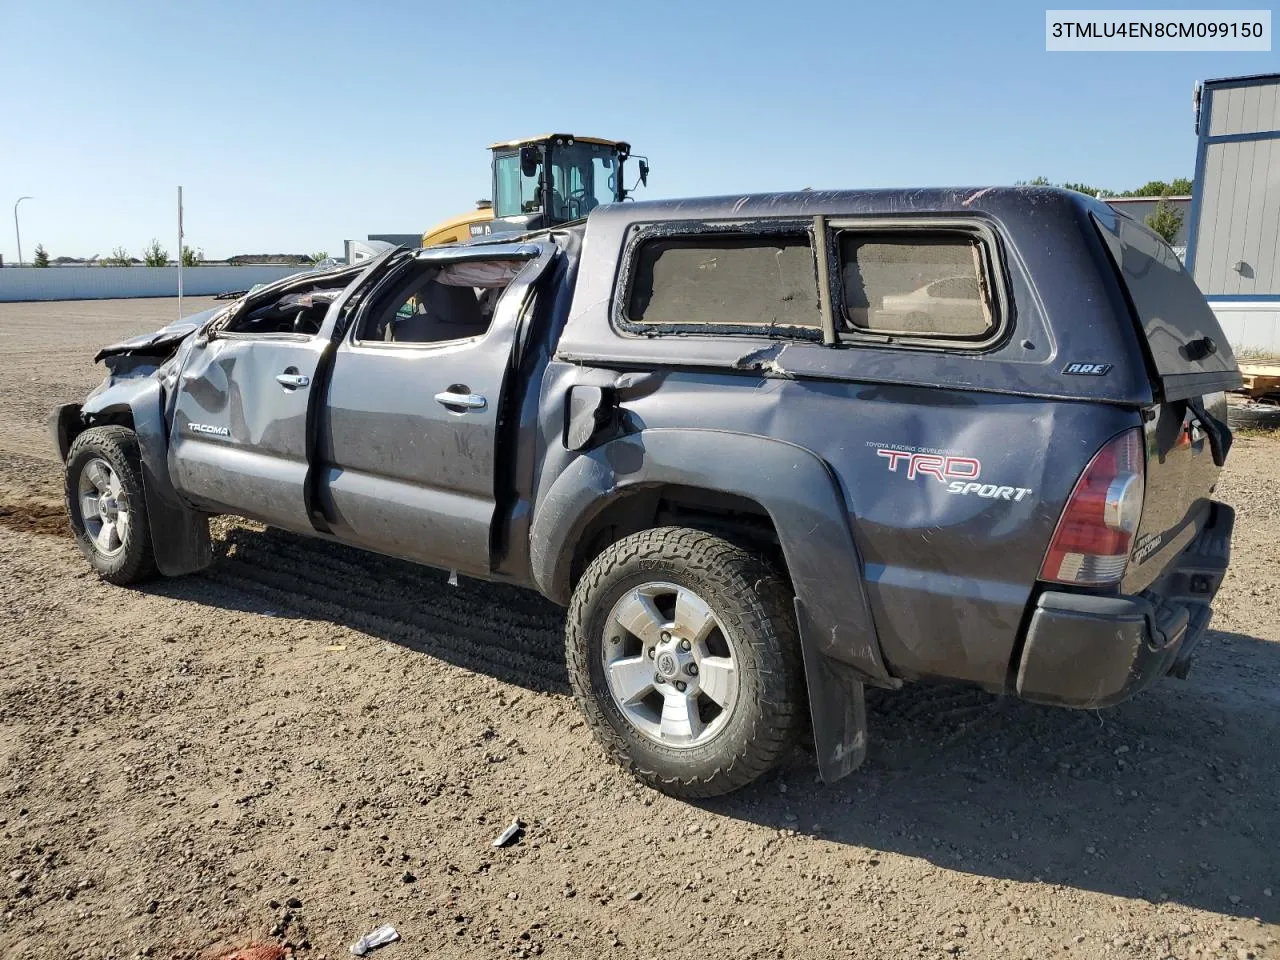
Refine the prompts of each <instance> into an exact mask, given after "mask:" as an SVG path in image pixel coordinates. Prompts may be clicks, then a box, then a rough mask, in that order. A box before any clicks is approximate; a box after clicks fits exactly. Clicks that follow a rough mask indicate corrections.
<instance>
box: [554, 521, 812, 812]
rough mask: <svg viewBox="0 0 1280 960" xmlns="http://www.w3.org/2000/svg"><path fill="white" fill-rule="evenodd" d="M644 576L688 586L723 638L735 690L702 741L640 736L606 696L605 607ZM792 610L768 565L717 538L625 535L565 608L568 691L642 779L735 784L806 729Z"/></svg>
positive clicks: (662, 784)
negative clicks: (671, 743)
mask: <svg viewBox="0 0 1280 960" xmlns="http://www.w3.org/2000/svg"><path fill="white" fill-rule="evenodd" d="M651 581H665V582H668V583H672V584H675V585H677V586H681V587H685V588H687V589H690V590H692V591H694V592H695V593H696V594H698V595H699V596H700V597H701V598H702V599H703V600H704V601H705V602H706V603H707V604H708V605H709V606H710V608H711V610H712V611H713V613H714V614H715V615H716V617H717V618H718V619H719V621H720V623H721V624H722V626H723V629H724V630H725V631H728V632H731V633H732V634H733V639H734V643H735V648H736V656H737V660H738V670H739V671H740V674H741V677H740V683H741V687H740V692H739V694H738V697H737V701H736V703H735V705H734V708H733V711H732V714H731V716H730V718H729V720H728V721H727V723H726V724H725V726H724V727H723V728H722V729H721V731H720V732H719V733H718V734H717V735H716V736H715V737H714V738H712V739H711V740H710V741H709V742H707V743H705V744H701V745H696V746H690V747H684V748H677V749H673V748H671V747H668V746H664V745H662V744H660V743H657V742H656V741H654V740H652V739H650V738H649V737H646V736H645V735H644V734H642V733H641V732H639V731H638V730H637V729H636V728H635V727H634V726H632V724H631V723H630V722H629V721H628V720H627V718H626V716H625V715H624V714H623V713H622V711H621V710H620V709H619V707H618V705H617V703H616V702H615V700H614V699H613V696H612V695H611V693H610V691H609V687H608V682H607V680H606V678H605V667H604V662H603V656H602V650H601V647H602V645H603V644H604V642H605V625H606V621H607V619H608V617H609V611H610V610H611V609H612V608H613V605H614V604H615V603H616V602H617V601H618V600H619V598H621V597H622V596H623V595H625V594H626V593H627V592H628V591H630V590H632V589H634V588H635V587H637V586H639V585H641V584H643V583H646V582H651ZM792 610H793V607H792V600H791V591H790V589H789V587H788V585H787V583H786V581H785V580H784V579H783V578H782V577H781V576H779V574H778V572H777V571H776V570H775V569H774V568H773V567H771V566H770V565H769V564H768V563H766V562H765V561H764V560H762V559H761V558H760V557H757V556H755V555H753V554H751V553H749V552H747V551H746V550H744V549H742V548H741V547H738V546H735V545H734V544H732V543H730V542H728V541H727V540H723V539H721V538H720V537H716V536H713V535H711V534H709V533H704V532H702V531H700V530H692V529H687V528H683V527H659V528H657V529H653V530H646V531H643V532H641V533H637V534H633V535H632V536H629V537H626V538H624V539H622V540H619V541H618V542H617V543H615V544H613V545H612V546H610V547H609V548H608V549H606V550H605V551H604V552H603V553H601V554H600V555H599V556H598V557H596V559H595V560H594V561H593V562H592V563H591V565H590V566H589V567H588V568H587V570H586V572H585V573H584V574H583V576H582V579H581V580H580V581H579V582H578V585H577V587H576V589H575V590H574V592H573V598H572V600H571V601H570V603H569V612H568V621H567V623H566V626H565V658H566V660H567V663H568V668H569V681H570V683H571V684H572V686H573V692H574V697H575V698H576V700H577V701H578V705H579V707H580V708H581V709H582V712H583V714H584V715H585V716H586V719H587V722H588V723H589V724H590V725H591V729H592V730H593V731H594V733H595V735H596V738H597V739H598V740H599V741H600V743H601V744H602V745H603V746H604V748H605V750H606V751H607V752H608V753H609V755H610V756H611V757H612V758H613V759H614V760H615V761H616V762H617V763H619V764H620V765H621V766H622V767H624V768H625V769H627V770H629V771H630V772H631V773H632V774H634V775H635V776H636V777H637V778H638V779H640V780H641V781H643V782H644V783H646V784H648V785H649V786H651V787H654V788H656V789H658V790H661V791H662V792H663V793H666V794H669V795H671V796H673V797H679V798H683V799H695V798H699V797H713V796H718V795H720V794H724V793H728V792H730V791H732V790H737V789H738V788H740V787H744V786H746V785H747V784H749V783H751V782H753V781H755V780H757V779H758V778H759V777H761V776H763V775H764V774H766V773H768V772H769V771H770V770H772V769H773V768H774V767H775V766H776V765H777V764H778V762H779V761H780V760H782V759H783V758H784V757H786V756H787V755H788V754H789V753H790V751H791V750H792V748H793V746H794V744H795V742H796V739H797V737H798V736H799V735H800V733H801V731H802V729H803V728H805V727H806V725H807V716H808V712H807V708H806V703H807V701H806V695H805V686H804V667H803V661H802V658H801V652H800V643H799V637H798V635H797V633H796V627H795V622H794V617H793V613H792Z"/></svg>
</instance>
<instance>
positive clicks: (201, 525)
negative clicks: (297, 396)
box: [50, 376, 213, 577]
mask: <svg viewBox="0 0 1280 960" xmlns="http://www.w3.org/2000/svg"><path fill="white" fill-rule="evenodd" d="M163 396H164V394H163V390H162V389H161V385H160V381H159V380H158V379H157V378H156V377H154V376H143V377H134V378H131V379H128V380H108V381H107V383H106V384H104V386H103V388H101V389H99V390H97V391H95V392H94V393H93V394H92V395H91V396H90V397H89V399H88V400H86V401H85V403H84V404H83V405H81V404H74V403H73V404H64V405H63V406H60V407H57V408H56V409H55V410H54V411H53V412H52V414H50V428H51V430H52V432H53V438H54V443H55V444H57V447H58V451H59V454H60V456H61V458H62V460H63V461H65V460H66V458H67V452H68V451H69V450H70V447H71V443H72V441H73V440H74V438H75V435H76V434H77V433H80V432H81V431H83V430H84V429H85V428H86V427H88V426H91V425H93V423H94V422H95V420H97V421H106V420H108V419H110V420H111V421H118V420H119V419H121V418H124V419H127V420H128V421H129V423H130V425H131V426H132V429H133V432H134V433H135V434H136V435H137V438H138V450H139V452H140V454H141V457H142V489H143V492H144V495H145V497H146V508H147V520H148V522H149V525H150V527H151V546H152V549H153V550H154V552H155V558H156V567H157V568H158V569H159V570H160V572H161V573H163V574H165V575H166V576H171V577H176V576H181V575H182V574H186V573H195V572H196V571H197V570H203V569H204V568H205V567H207V566H209V564H210V563H212V562H213V545H212V542H211V541H210V539H209V518H208V516H207V515H206V514H204V513H201V512H200V511H197V510H193V509H191V508H190V507H189V506H187V505H186V503H184V502H183V501H182V499H181V498H180V497H179V496H178V492H177V491H176V490H175V489H174V487H173V483H172V481H171V480H170V477H169V465H168V456H167V454H168V430H167V426H166V421H165V417H164V406H163Z"/></svg>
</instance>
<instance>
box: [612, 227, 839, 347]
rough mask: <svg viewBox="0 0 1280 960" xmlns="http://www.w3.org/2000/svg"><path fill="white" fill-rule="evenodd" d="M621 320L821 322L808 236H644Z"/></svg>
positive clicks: (728, 323)
mask: <svg viewBox="0 0 1280 960" xmlns="http://www.w3.org/2000/svg"><path fill="white" fill-rule="evenodd" d="M627 317H628V319H630V320H631V321H632V322H633V323H643V324H663V325H676V326H708V325H719V326H749V327H753V328H755V327H804V328H809V329H813V330H817V329H819V328H820V327H821V320H820V317H819V313H818V280H817V271H816V268H815V266H814V260H813V250H812V248H811V246H810V243H809V238H808V236H806V235H804V234H795V235H790V234H787V235H770V236H756V237H744V236H731V237H721V236H706V235H702V236H691V237H667V238H663V239H658V240H650V241H649V242H648V243H646V244H644V245H643V246H642V247H641V248H640V252H639V254H638V256H637V257H636V264H635V272H634V280H633V282H632V285H631V296H630V302H629V303H628V307H627Z"/></svg>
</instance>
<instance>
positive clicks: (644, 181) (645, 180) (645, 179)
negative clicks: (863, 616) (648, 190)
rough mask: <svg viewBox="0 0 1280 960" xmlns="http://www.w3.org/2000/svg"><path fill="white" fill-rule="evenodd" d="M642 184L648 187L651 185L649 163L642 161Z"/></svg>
mask: <svg viewBox="0 0 1280 960" xmlns="http://www.w3.org/2000/svg"><path fill="white" fill-rule="evenodd" d="M640 183H641V184H643V185H644V186H646V187H647V186H648V185H649V162H648V161H647V160H641V161H640Z"/></svg>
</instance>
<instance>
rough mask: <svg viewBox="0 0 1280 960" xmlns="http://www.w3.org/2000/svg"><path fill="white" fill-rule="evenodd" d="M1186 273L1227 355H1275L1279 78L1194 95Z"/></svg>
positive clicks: (1208, 86) (1279, 257)
mask: <svg viewBox="0 0 1280 960" xmlns="http://www.w3.org/2000/svg"><path fill="white" fill-rule="evenodd" d="M1196 134H1197V136H1198V137H1199V145H1198V147H1197V151H1196V174H1195V186H1194V189H1193V190H1192V196H1193V200H1192V204H1191V227H1190V236H1189V238H1188V250H1187V269H1189V270H1190V271H1191V274H1192V276H1193V277H1195V280H1196V284H1197V285H1198V286H1199V287H1200V290H1201V291H1202V292H1203V293H1204V295H1205V298H1206V299H1207V300H1208V301H1209V304H1210V306H1212V307H1213V311H1214V313H1216V314H1217V315H1218V320H1219V322H1220V323H1221V324H1222V329H1223V331H1224V332H1225V333H1226V335H1227V339H1228V340H1230V341H1231V345H1232V347H1233V348H1234V349H1235V351H1236V352H1237V353H1239V354H1242V355H1247V354H1249V353H1251V352H1258V351H1267V352H1272V353H1280V73H1271V74H1262V75H1259V76H1252V77H1228V78H1224V79H1221V80H1206V81H1204V83H1202V84H1200V85H1199V86H1198V87H1197V88H1196Z"/></svg>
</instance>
